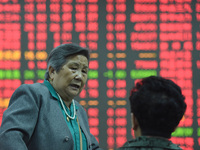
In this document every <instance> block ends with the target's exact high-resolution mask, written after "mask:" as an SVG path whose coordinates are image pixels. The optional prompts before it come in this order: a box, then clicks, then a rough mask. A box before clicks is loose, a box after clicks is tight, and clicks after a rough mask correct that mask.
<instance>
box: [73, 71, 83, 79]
mask: <svg viewBox="0 0 200 150" xmlns="http://www.w3.org/2000/svg"><path fill="white" fill-rule="evenodd" d="M82 77H83V75H82V72H81V71H77V72H76V76H75V78H76V79H79V80H81V79H82Z"/></svg>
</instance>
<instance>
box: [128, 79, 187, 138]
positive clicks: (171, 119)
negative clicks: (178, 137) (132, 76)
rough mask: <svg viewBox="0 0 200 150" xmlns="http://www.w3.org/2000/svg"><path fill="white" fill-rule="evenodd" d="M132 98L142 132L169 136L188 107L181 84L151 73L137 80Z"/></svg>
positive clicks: (132, 104)
mask: <svg viewBox="0 0 200 150" xmlns="http://www.w3.org/2000/svg"><path fill="white" fill-rule="evenodd" d="M129 100H130V104H131V112H132V113H133V114H134V116H135V117H136V118H137V120H138V123H139V126H140V128H141V132H142V135H149V136H160V137H165V138H170V137H171V133H172V132H173V131H174V129H175V128H176V127H177V126H178V124H179V122H180V120H181V119H182V117H183V115H184V113H185V110H186V103H185V97H184V96H183V95H182V92H181V88H180V87H179V86H178V85H176V84H175V83H174V82H173V81H171V80H168V79H165V78H162V77H155V76H150V77H147V78H144V79H142V80H141V81H139V82H137V83H136V85H135V87H133V89H132V90H131V95H130V97H129Z"/></svg>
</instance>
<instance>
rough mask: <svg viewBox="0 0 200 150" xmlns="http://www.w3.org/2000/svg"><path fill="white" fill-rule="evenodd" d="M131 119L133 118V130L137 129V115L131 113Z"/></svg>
mask: <svg viewBox="0 0 200 150" xmlns="http://www.w3.org/2000/svg"><path fill="white" fill-rule="evenodd" d="M131 120H132V128H133V130H137V128H138V125H139V124H138V121H137V118H136V117H135V115H134V113H131Z"/></svg>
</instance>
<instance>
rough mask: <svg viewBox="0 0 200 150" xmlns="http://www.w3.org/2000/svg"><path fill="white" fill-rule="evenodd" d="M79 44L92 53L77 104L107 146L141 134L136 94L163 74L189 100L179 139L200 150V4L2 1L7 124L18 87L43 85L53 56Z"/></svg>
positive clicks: (0, 81) (194, 0) (0, 44)
mask: <svg viewBox="0 0 200 150" xmlns="http://www.w3.org/2000/svg"><path fill="white" fill-rule="evenodd" d="M71 42H73V43H77V44H79V45H81V46H86V47H88V48H89V49H90V50H91V53H90V58H91V59H90V63H89V68H90V70H89V72H88V81H87V83H86V85H85V87H84V89H83V91H82V92H81V94H80V96H78V97H77V98H76V100H78V101H79V102H80V104H81V105H82V106H83V107H84V108H85V109H86V111H87V114H88V120H89V125H90V130H91V133H92V134H93V135H94V136H95V137H96V139H97V140H98V141H99V143H100V146H101V147H102V148H104V149H110V150H112V149H116V148H118V147H120V146H122V145H123V144H124V143H125V142H126V141H127V140H129V139H131V138H133V137H134V133H133V131H132V130H131V122H130V108H129V102H128V97H129V92H130V89H131V87H132V86H133V84H134V82H135V81H136V80H137V79H141V78H143V77H147V76H150V75H156V76H162V77H166V78H168V79H171V80H173V81H175V82H176V83H177V84H178V85H179V86H180V87H181V88H182V90H183V94H184V95H185V97H186V103H187V110H186V113H185V116H184V117H183V119H182V120H181V122H180V124H179V126H178V128H177V129H176V131H175V132H174V133H173V134H172V138H171V140H172V141H173V142H174V143H176V144H180V145H181V147H182V148H183V149H184V150H197V149H200V0H1V1H0V124H1V121H2V116H3V112H4V111H5V110H6V108H7V106H8V104H9V100H10V97H11V95H12V93H13V92H14V90H15V89H16V88H17V87H19V86H20V85H21V84H32V83H34V82H43V79H44V74H45V71H46V68H47V63H46V59H47V57H48V53H49V52H50V51H51V50H52V49H53V48H54V47H56V46H58V45H60V44H62V43H71Z"/></svg>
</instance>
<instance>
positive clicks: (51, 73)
mask: <svg viewBox="0 0 200 150" xmlns="http://www.w3.org/2000/svg"><path fill="white" fill-rule="evenodd" d="M48 71H49V78H50V80H53V78H54V73H55V70H54V68H53V67H52V66H49V68H48Z"/></svg>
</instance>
